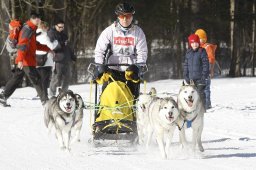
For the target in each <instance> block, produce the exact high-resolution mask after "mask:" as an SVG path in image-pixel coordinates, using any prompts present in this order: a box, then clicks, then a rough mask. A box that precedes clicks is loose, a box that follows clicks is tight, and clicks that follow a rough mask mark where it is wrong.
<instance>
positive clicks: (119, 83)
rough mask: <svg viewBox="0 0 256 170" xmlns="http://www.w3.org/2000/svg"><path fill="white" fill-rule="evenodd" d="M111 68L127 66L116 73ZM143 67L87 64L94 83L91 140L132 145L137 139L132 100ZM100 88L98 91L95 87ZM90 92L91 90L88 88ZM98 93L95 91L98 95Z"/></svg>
mask: <svg viewBox="0 0 256 170" xmlns="http://www.w3.org/2000/svg"><path fill="white" fill-rule="evenodd" d="M115 67H127V69H126V71H125V72H120V71H117V70H115V69H112V68H115ZM147 70H148V69H147V66H146V65H145V64H139V65H134V64H133V65H129V64H105V65H99V64H94V63H91V64H90V65H89V67H88V72H89V73H90V74H91V75H93V77H94V79H93V81H92V82H93V83H94V84H95V102H94V109H95V110H94V122H93V125H92V131H93V141H97V140H128V141H130V142H131V143H134V142H135V139H136V138H137V136H138V133H137V124H136V110H137V108H136V99H137V98H138V96H139V90H140V82H141V81H142V75H143V74H144V73H145V72H147ZM100 85H101V86H102V89H101V92H100V88H99V86H100ZM91 90H92V88H91ZM98 91H99V92H98Z"/></svg>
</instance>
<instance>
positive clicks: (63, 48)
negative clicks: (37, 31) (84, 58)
mask: <svg viewBox="0 0 256 170" xmlns="http://www.w3.org/2000/svg"><path fill="white" fill-rule="evenodd" d="M64 26H65V24H64V22H63V21H62V20H59V21H58V22H56V24H55V25H54V27H52V28H51V29H50V30H49V31H48V36H49V38H50V41H51V42H53V41H54V40H57V41H58V46H57V47H56V48H55V49H54V50H53V51H54V52H55V55H54V57H53V61H54V67H53V73H52V79H51V82H50V92H49V96H55V95H56V88H57V87H58V86H61V88H62V90H64V91H66V90H68V87H69V82H70V78H71V64H72V60H73V61H75V57H74V54H73V52H72V50H71V49H70V47H68V46H67V41H68V37H67V35H66V34H65V33H64Z"/></svg>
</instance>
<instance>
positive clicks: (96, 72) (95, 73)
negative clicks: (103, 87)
mask: <svg viewBox="0 0 256 170" xmlns="http://www.w3.org/2000/svg"><path fill="white" fill-rule="evenodd" d="M108 70H109V69H108V67H107V66H106V65H98V66H97V67H96V68H95V69H94V71H93V78H94V79H97V78H100V77H101V76H102V75H103V73H106V72H107V71H108Z"/></svg>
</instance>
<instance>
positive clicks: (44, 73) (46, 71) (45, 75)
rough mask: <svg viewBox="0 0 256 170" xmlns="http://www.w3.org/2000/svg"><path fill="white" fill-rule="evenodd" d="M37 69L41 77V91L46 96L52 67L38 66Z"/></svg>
mask: <svg viewBox="0 0 256 170" xmlns="http://www.w3.org/2000/svg"><path fill="white" fill-rule="evenodd" d="M37 71H38V73H39V75H40V77H41V82H42V88H43V91H44V92H45V93H46V95H47V96H48V92H47V89H48V88H49V86H50V81H51V75H52V67H51V66H47V67H38V68H37Z"/></svg>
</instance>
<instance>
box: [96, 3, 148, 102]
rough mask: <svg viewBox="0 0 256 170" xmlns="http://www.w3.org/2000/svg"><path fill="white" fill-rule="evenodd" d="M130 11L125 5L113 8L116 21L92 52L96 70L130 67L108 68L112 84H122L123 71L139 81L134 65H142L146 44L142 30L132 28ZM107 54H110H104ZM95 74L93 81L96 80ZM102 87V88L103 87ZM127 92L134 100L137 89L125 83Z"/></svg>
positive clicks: (136, 68) (144, 60)
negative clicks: (127, 87) (115, 82)
mask: <svg viewBox="0 0 256 170" xmlns="http://www.w3.org/2000/svg"><path fill="white" fill-rule="evenodd" d="M134 13H135V9H134V7H133V6H132V5H131V4H129V3H127V2H124V3H119V4H118V5H117V6H116V9H115V14H116V15H117V21H115V22H114V23H113V24H112V25H110V26H109V27H107V28H106V29H105V30H104V31H103V32H102V33H101V35H100V37H99V38H98V41H97V44H96V48H95V63H98V64H102V66H99V68H98V70H101V71H102V70H103V71H104V70H105V68H103V69H102V68H100V67H104V64H130V65H131V66H130V67H128V68H127V67H124V66H114V67H110V69H111V72H112V76H113V77H114V78H115V79H116V80H120V81H126V79H125V72H124V71H126V70H127V71H132V72H133V74H132V76H131V77H132V79H135V80H136V79H139V77H138V74H139V68H138V67H137V65H135V64H146V60H147V53H148V48H147V42H146V37H145V34H144V32H143V31H142V29H141V28H140V27H139V26H137V25H136V24H134V22H133V14H134ZM108 51H110V52H108ZM99 75H101V74H100V72H99V73H98V75H97V74H96V75H95V77H98V76H99ZM105 85H106V84H105ZM127 85H128V86H129V88H130V90H131V92H132V93H133V94H134V96H135V98H137V97H138V95H139V91H138V88H137V87H138V85H137V84H136V83H134V82H132V81H128V82H127Z"/></svg>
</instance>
